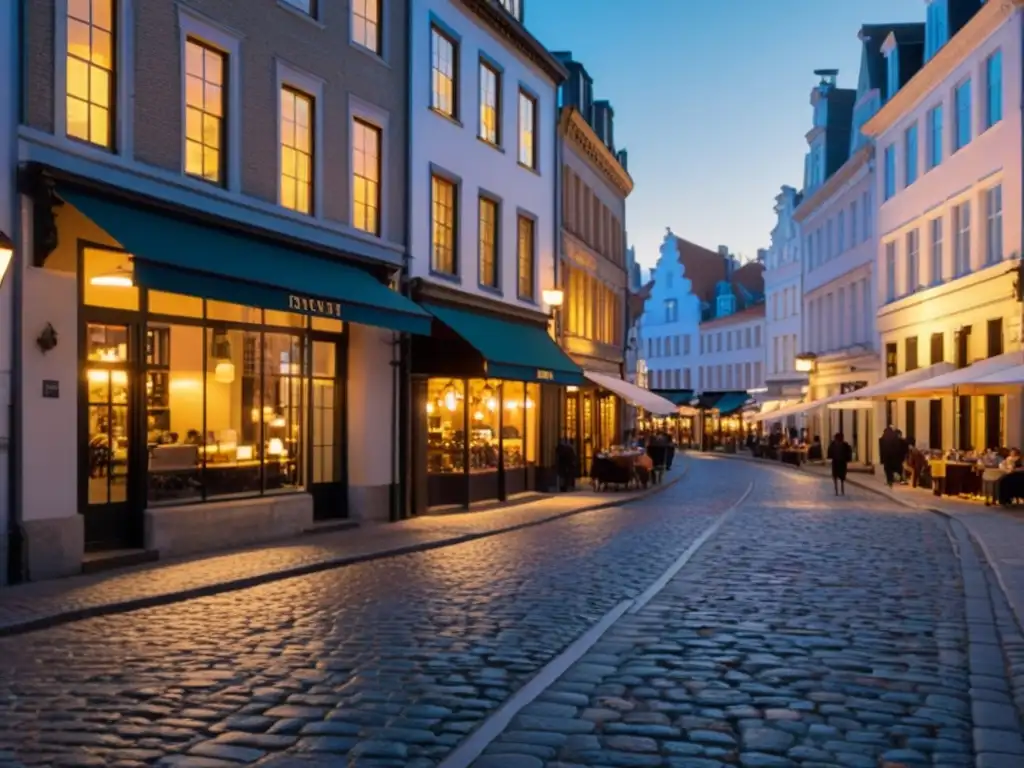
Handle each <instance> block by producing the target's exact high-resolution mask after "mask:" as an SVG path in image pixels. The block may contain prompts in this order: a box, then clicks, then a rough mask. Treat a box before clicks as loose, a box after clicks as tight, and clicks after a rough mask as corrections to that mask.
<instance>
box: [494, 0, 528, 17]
mask: <svg viewBox="0 0 1024 768" xmlns="http://www.w3.org/2000/svg"><path fill="white" fill-rule="evenodd" d="M499 2H500V3H501V5H502V7H503V8H504V9H505V10H506V11H508V12H509V13H511V14H512V15H513V16H515V17H516V19H517V20H518V21H522V20H523V0H499Z"/></svg>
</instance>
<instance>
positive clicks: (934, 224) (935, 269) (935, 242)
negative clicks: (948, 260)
mask: <svg viewBox="0 0 1024 768" xmlns="http://www.w3.org/2000/svg"><path fill="white" fill-rule="evenodd" d="M928 229H929V234H930V236H931V241H932V258H931V262H932V280H931V284H932V285H938V284H939V283H941V282H942V278H943V276H942V272H943V269H942V217H941V216H939V217H937V218H934V219H932V220H931V221H930V222H928Z"/></svg>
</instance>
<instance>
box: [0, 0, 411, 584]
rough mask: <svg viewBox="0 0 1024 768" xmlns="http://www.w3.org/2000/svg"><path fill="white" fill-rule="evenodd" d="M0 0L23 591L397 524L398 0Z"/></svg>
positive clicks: (403, 313) (401, 26) (401, 57)
mask: <svg viewBox="0 0 1024 768" xmlns="http://www.w3.org/2000/svg"><path fill="white" fill-rule="evenodd" d="M8 5H9V6H10V5H20V7H21V8H22V9H23V11H24V17H23V18H22V19H21V20H20V22H21V24H22V25H23V26H21V27H20V29H22V30H23V32H24V34H22V35H20V36H19V42H20V43H21V45H22V46H24V48H23V49H22V50H20V51H19V53H18V55H19V57H20V60H21V61H22V62H24V68H23V79H21V80H20V82H17V86H18V87H17V88H16V93H19V94H20V95H21V96H20V106H21V109H20V110H19V111H17V112H14V113H10V114H13V115H15V116H17V119H18V120H19V123H20V124H19V125H18V126H17V140H16V145H17V146H16V149H17V160H18V172H19V180H18V187H17V189H18V192H19V194H18V197H17V200H16V201H15V206H16V210H17V218H16V220H15V221H14V222H13V228H14V243H15V249H14V261H13V267H12V270H11V273H12V274H11V275H9V279H11V290H12V291H13V293H14V309H15V311H14V315H13V322H12V326H13V328H14V338H13V355H12V356H13V365H12V367H13V369H14V370H15V371H17V375H16V376H15V377H14V381H13V385H12V387H11V388H12V390H13V395H12V398H13V402H14V404H15V407H14V424H13V429H12V431H13V437H14V439H13V440H12V445H13V446H14V448H15V455H14V461H13V467H14V474H13V477H12V481H13V485H14V495H13V500H14V504H13V507H12V510H13V512H12V517H13V520H12V524H11V526H10V529H9V530H10V531H11V533H12V534H13V536H12V539H13V540H12V541H9V542H8V543H9V549H10V552H11V554H12V573H13V576H14V577H15V578H18V579H37V578H45V577H47V576H53V575H60V574H66V573H74V572H78V571H79V570H80V569H81V566H82V559H83V553H84V552H86V551H88V552H100V553H102V552H106V551H115V550H116V551H125V550H128V551H132V552H135V553H141V554H140V555H138V556H149V555H152V554H158V555H175V554H184V553H188V552H193V551H199V550H205V549H213V548H217V547H222V546H232V545H240V544H245V543H249V542H252V541H256V540H261V539H265V538H270V537H278V536H283V535H288V534H292V533H298V532H300V531H302V530H304V529H306V528H308V527H309V526H310V525H311V524H312V523H313V521H314V519H326V518H332V517H343V516H351V517H357V518H369V517H377V516H380V515H383V516H384V517H385V518H386V517H387V515H388V509H389V506H388V502H389V498H391V497H392V496H394V493H393V488H394V487H395V486H397V485H398V484H399V483H400V478H399V476H398V474H397V472H396V470H395V466H396V462H395V453H396V448H395V443H396V441H395V439H394V435H395V434H397V431H398V425H397V423H396V421H395V420H394V410H393V408H392V401H393V398H394V394H395V392H396V391H397V385H396V381H397V376H396V373H395V368H394V366H392V365H391V361H392V359H393V357H394V355H395V354H396V351H397V346H396V344H395V343H394V342H395V341H396V340H397V339H398V338H399V337H400V335H401V334H405V333H429V332H430V323H431V319H430V316H429V315H428V314H427V313H426V312H425V311H423V310H421V309H419V308H418V307H416V306H415V305H414V304H413V303H412V302H411V301H409V300H408V299H406V298H404V297H403V296H401V295H400V294H399V293H397V292H395V291H393V290H391V289H390V285H391V283H392V281H393V280H394V279H395V277H396V275H397V274H398V272H399V271H400V270H401V268H402V266H403V262H404V254H405V252H406V242H405V240H406V238H405V230H406V213H407V211H406V202H405V201H406V188H407V185H406V182H405V179H406V157H405V151H404V147H405V146H406V144H407V135H406V128H405V126H406V125H407V119H406V118H407V114H406V111H407V105H406V99H405V94H406V92H407V87H406V86H407V83H406V73H407V71H408V67H407V59H406V50H407V40H406V29H407V17H406V9H405V6H404V5H403V4H402V3H386V2H384V3H374V2H369V3H364V4H359V5H358V7H357V6H356V5H353V6H352V7H349V6H348V5H344V6H339V5H332V4H328V3H321V4H312V3H309V2H303V0H287V1H286V2H275V0H258V1H256V2H246V3H241V2H232V3H224V2H214V1H213V0H190V2H187V3H185V2H183V3H166V2H160V0H124V1H123V2H115V0H93V2H91V3H86V2H79V1H78V0H56V2H53V3H23V4H8ZM5 28H6V27H5ZM339 39H343V40H345V41H348V42H350V43H351V45H339V44H338V40H339ZM143 50H144V51H145V55H144V56H143V55H141V53H140V52H141V51H143ZM257 73H264V74H259V75H258V74H257ZM8 92H9V91H8ZM29 95H30V96H31V97H29ZM6 114H8V113H7V112H6V111H5V115H6ZM5 282H6V281H5ZM366 435H373V436H374V437H373V439H372V440H366V439H365V436H366ZM350 442H352V443H354V445H355V446H358V450H349V443H350ZM133 556H136V555H133Z"/></svg>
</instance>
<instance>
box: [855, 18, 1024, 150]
mask: <svg viewBox="0 0 1024 768" xmlns="http://www.w3.org/2000/svg"><path fill="white" fill-rule="evenodd" d="M1021 6H1024V0H989V2H987V3H985V4H984V5H982V6H981V8H980V9H979V10H978V12H977V13H976V14H974V17H973V18H972V19H971V20H970V21H969V22H967V24H966V25H965V26H964V27H963V29H961V30H960V31H959V32H957V33H956V34H955V35H954V36H953V38H952V39H951V40H950V41H949V42H947V43H946V44H945V45H944V46H942V48H940V49H939V50H938V51H937V52H936V54H935V55H934V56H933V57H932V58H931V59H930V60H929V61H927V62H925V64H924V66H923V67H921V69H919V70H918V71H917V73H916V74H915V75H914V76H913V77H912V78H910V80H909V81H908V82H907V83H906V85H904V86H903V87H902V88H900V89H899V90H898V91H896V93H895V95H893V97H892V98H891V99H889V101H887V102H886V103H885V104H883V105H882V107H881V109H879V110H878V112H876V113H875V115H874V116H873V117H872V118H871V119H870V120H868V121H867V122H866V123H864V126H863V127H862V128H861V131H862V132H863V133H864V135H865V136H870V137H872V138H877V137H878V136H881V135H882V134H883V133H884V132H885V131H886V130H888V129H889V128H890V127H891V126H892V125H893V124H895V122H896V121H897V120H899V119H900V117H902V116H903V115H905V114H906V113H907V112H909V111H910V110H911V109H913V108H914V107H915V106H916V105H917V103H918V102H919V101H921V100H922V99H923V98H925V97H926V96H927V95H928V94H929V93H931V92H932V91H933V90H935V89H936V88H937V87H938V86H939V85H940V84H941V83H942V81H943V80H945V79H946V78H947V77H948V76H949V75H950V73H952V72H953V70H954V69H956V68H957V67H958V66H959V65H960V64H961V63H962V62H963V60H964V59H966V58H967V57H968V56H969V55H970V54H971V52H972V51H973V50H974V49H975V48H977V47H978V46H979V45H980V44H981V43H982V42H983V41H984V40H985V39H986V38H988V37H989V36H990V35H991V34H992V33H993V32H995V31H996V30H997V29H998V28H999V27H1000V26H1001V25H1002V24H1003V22H1005V21H1006V20H1007V19H1008V18H1010V16H1011V15H1013V13H1014V11H1016V10H1017V9H1018V8H1020V7H1021Z"/></svg>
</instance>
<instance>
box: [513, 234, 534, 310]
mask: <svg viewBox="0 0 1024 768" xmlns="http://www.w3.org/2000/svg"><path fill="white" fill-rule="evenodd" d="M533 228H534V221H533V219H531V218H529V217H527V216H520V217H519V222H518V226H517V231H518V237H517V242H518V251H519V258H518V263H519V298H520V299H529V300H531V301H532V300H533V298H534V283H535V282H536V280H535V277H536V274H535V273H536V268H535V266H536V265H535V263H534V261H535V256H534V233H533Z"/></svg>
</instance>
